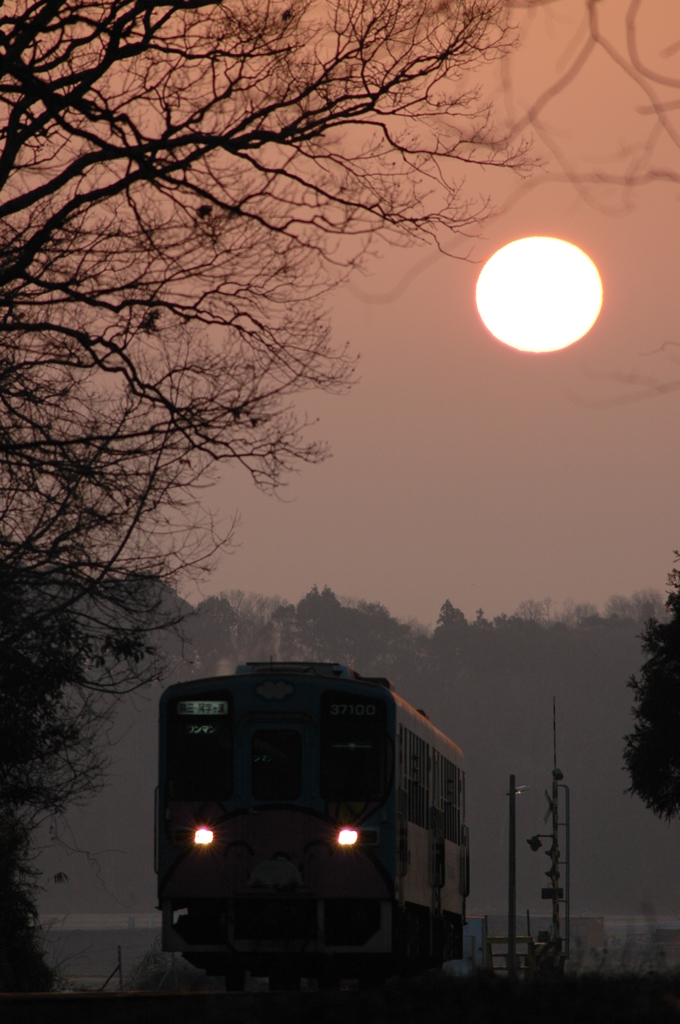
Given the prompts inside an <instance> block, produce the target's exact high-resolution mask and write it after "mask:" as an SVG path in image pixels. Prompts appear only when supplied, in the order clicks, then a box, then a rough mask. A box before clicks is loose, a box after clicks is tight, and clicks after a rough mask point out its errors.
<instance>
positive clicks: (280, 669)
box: [234, 660, 394, 690]
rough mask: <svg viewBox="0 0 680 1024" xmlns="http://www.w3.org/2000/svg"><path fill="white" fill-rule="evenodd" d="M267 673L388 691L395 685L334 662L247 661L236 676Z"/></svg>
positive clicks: (384, 679) (238, 668) (382, 678)
mask: <svg viewBox="0 0 680 1024" xmlns="http://www.w3.org/2000/svg"><path fill="white" fill-rule="evenodd" d="M267 672H276V673H277V675H280V674H281V673H290V674H291V675H296V676H320V677H322V678H326V679H329V678H330V679H348V680H350V681H352V682H356V683H374V684H375V685H376V686H384V687H385V689H386V690H393V689H394V685H393V683H391V682H390V680H389V679H386V678H385V677H384V676H362V675H360V674H359V673H358V672H357V671H356V669H353V668H350V667H349V666H348V665H341V664H340V663H339V662H333V661H273V660H270V661H247V662H246V664H245V665H238V666H237V668H236V672H235V673H234V674H235V675H237V676H242V675H258V676H259V675H263V674H266V673H267Z"/></svg>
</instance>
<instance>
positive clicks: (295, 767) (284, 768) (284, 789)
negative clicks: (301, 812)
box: [251, 729, 302, 800]
mask: <svg viewBox="0 0 680 1024" xmlns="http://www.w3.org/2000/svg"><path fill="white" fill-rule="evenodd" d="M251 780H252V789H253V796H254V797H255V799H256V800H297V799H298V798H299V796H300V792H301V790H302V736H301V735H300V733H299V732H297V731H296V730H295V729H258V731H257V732H255V733H253V738H252V743H251Z"/></svg>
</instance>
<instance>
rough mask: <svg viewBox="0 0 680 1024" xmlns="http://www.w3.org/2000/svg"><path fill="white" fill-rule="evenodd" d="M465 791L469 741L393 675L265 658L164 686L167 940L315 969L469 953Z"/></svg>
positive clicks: (180, 947)
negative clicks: (464, 949) (399, 690)
mask: <svg viewBox="0 0 680 1024" xmlns="http://www.w3.org/2000/svg"><path fill="white" fill-rule="evenodd" d="M463 787H464V775H463V771H462V754H461V752H460V750H459V748H458V747H456V745H455V744H454V743H452V741H451V740H449V739H448V738H447V737H445V736H444V735H443V734H442V733H441V732H439V730H437V729H436V728H435V727H434V726H432V724H431V723H430V722H429V721H428V719H427V718H426V717H425V716H424V715H423V714H421V713H418V712H417V711H415V709H413V708H411V707H410V705H408V704H407V703H406V702H405V701H404V700H402V699H401V698H400V697H399V696H398V695H397V694H396V693H395V692H394V690H393V688H392V687H391V684H389V683H388V682H387V680H367V679H362V678H361V677H358V676H357V675H356V673H353V672H352V670H348V669H346V668H343V667H342V666H329V665H311V664H310V665H307V664H305V665H276V664H269V665H254V666H248V667H244V668H243V669H239V670H238V671H237V674H236V675H234V676H225V677H219V678H214V679H205V680H196V681H191V682H188V683H180V684H177V685H176V686H172V687H169V688H168V690H166V692H165V693H164V695H163V697H162V700H161V708H160V775H159V791H158V801H157V822H156V851H157V853H156V857H157V869H158V873H159V884H158V895H159V904H160V907H161V909H162V911H163V948H164V949H166V950H176V951H179V952H182V953H183V955H184V956H185V957H186V958H187V959H189V960H190V961H191V962H193V963H195V964H196V965H197V966H202V967H205V968H206V969H208V970H209V971H210V972H211V973H226V974H228V975H229V974H231V975H234V972H236V975H237V976H238V973H239V971H241V972H242V971H243V970H245V969H249V970H251V971H253V972H254V973H257V972H258V971H259V972H261V973H264V974H271V973H272V972H274V973H276V972H277V970H279V968H280V966H281V964H283V963H285V964H286V965H287V967H286V969H287V971H288V972H289V974H291V975H293V976H300V975H306V976H317V977H319V978H322V979H323V978H324V977H326V976H329V975H333V974H334V973H335V974H336V975H337V974H338V972H341V973H342V972H344V976H347V975H346V972H347V971H351V972H352V973H351V975H350V976H356V975H362V976H363V975H364V974H365V973H366V972H368V973H369V974H372V975H376V974H377V975H381V974H382V975H384V974H389V973H394V971H405V970H411V969H413V970H415V969H419V968H421V967H423V966H427V965H431V964H433V963H437V962H441V960H442V959H443V958H448V957H450V956H456V955H459V956H460V955H462V953H461V952H460V951H459V948H460V946H461V942H462V924H463V918H464V913H465V885H464V877H463V876H464V874H465V871H464V870H463V871H461V865H462V866H463V868H464V866H465V864H464V861H465V858H464V856H463V853H464V850H465V838H464V824H463V816H464V807H463V793H464V788H463Z"/></svg>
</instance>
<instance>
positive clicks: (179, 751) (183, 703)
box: [167, 690, 233, 800]
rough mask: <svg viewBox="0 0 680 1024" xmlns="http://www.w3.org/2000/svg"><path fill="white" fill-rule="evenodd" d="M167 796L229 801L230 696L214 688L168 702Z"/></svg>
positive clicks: (230, 761) (230, 756)
mask: <svg viewBox="0 0 680 1024" xmlns="http://www.w3.org/2000/svg"><path fill="white" fill-rule="evenodd" d="M167 714H168V719H167V728H168V731H167V739H168V764H167V777H168V796H169V797H170V799H171V800H228V799H229V798H230V797H231V795H232V790H233V740H232V717H233V708H232V699H231V694H230V693H225V692H222V691H220V692H219V693H216V692H215V691H214V690H213V691H211V692H210V693H206V694H197V695H192V697H191V698H190V699H189V698H177V699H175V700H173V701H171V702H170V704H169V705H168V712H167Z"/></svg>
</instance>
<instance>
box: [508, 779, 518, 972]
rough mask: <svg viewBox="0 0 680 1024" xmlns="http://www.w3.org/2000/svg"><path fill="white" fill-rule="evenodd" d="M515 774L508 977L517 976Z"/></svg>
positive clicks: (511, 793)
mask: <svg viewBox="0 0 680 1024" xmlns="http://www.w3.org/2000/svg"><path fill="white" fill-rule="evenodd" d="M515 796H516V791H515V776H514V775H511V776H510V786H509V788H508V799H509V800H510V829H509V846H508V977H509V978H511V979H512V980H513V981H514V979H515V978H516V977H517V941H516V940H517V871H516V863H515Z"/></svg>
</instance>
